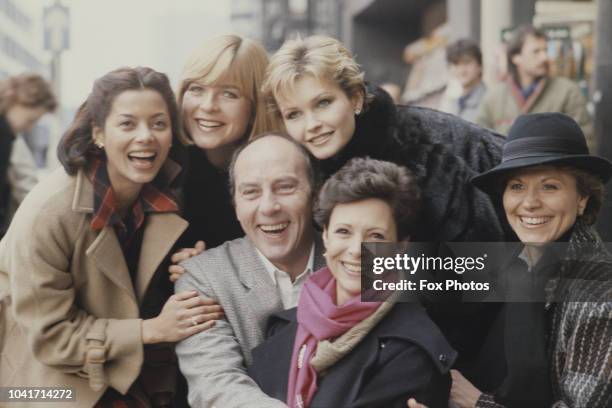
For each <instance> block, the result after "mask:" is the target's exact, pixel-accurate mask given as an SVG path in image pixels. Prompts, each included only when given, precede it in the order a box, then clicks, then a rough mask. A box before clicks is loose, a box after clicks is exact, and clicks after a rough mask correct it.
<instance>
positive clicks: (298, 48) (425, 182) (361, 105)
mask: <svg viewBox="0 0 612 408" xmlns="http://www.w3.org/2000/svg"><path fill="white" fill-rule="evenodd" d="M263 92H264V95H265V97H266V99H267V101H268V102H269V104H270V106H271V108H272V109H273V110H274V111H276V112H277V116H278V117H279V118H281V119H282V121H283V122H284V125H285V128H286V130H287V132H288V133H289V135H291V136H292V137H293V138H294V139H296V140H297V141H299V142H300V143H302V144H303V145H304V146H305V147H306V148H307V149H308V150H309V151H310V152H311V153H312V154H313V155H314V156H315V157H316V158H317V159H319V160H320V164H321V167H322V170H323V173H324V176H325V178H327V177H329V176H330V175H332V174H334V173H335V172H336V171H337V170H338V169H340V168H341V167H342V166H343V165H344V164H345V163H346V162H347V161H348V160H350V159H351V158H353V157H365V156H370V157H371V158H374V159H378V160H385V161H390V162H393V163H395V164H399V165H402V166H406V167H407V168H409V169H410V170H411V171H412V172H413V173H414V174H415V175H416V177H417V181H418V183H419V187H421V189H422V191H423V199H424V204H425V205H424V208H425V212H424V214H423V215H424V216H423V217H422V218H421V219H422V220H424V222H425V223H424V224H423V225H420V228H419V229H418V230H417V233H416V235H415V236H414V237H413V238H414V239H416V240H421V241H425V240H434V239H436V240H445V241H497V240H501V239H502V238H503V232H502V229H501V227H500V224H499V222H498V221H497V216H496V213H495V211H494V208H493V205H492V204H491V201H490V199H489V198H488V197H486V196H485V195H484V194H482V193H481V192H480V191H478V190H476V189H475V188H474V187H472V186H471V185H470V184H469V179H470V177H471V176H473V175H475V174H476V173H477V172H481V171H485V170H486V169H488V168H490V167H492V166H493V165H495V164H496V163H497V162H498V161H499V158H500V154H501V142H502V138H501V136H499V135H496V134H493V133H491V132H489V131H487V130H485V129H483V128H480V127H478V126H475V125H472V124H470V123H467V122H465V121H463V120H461V119H459V118H456V117H454V116H452V115H448V114H445V113H441V112H437V111H434V110H431V109H425V108H417V107H408V106H401V105H400V106H396V105H395V104H394V103H393V101H392V100H391V98H390V97H389V95H388V94H387V93H386V92H384V91H382V90H381V89H380V88H378V87H375V86H370V85H368V84H366V82H365V81H364V73H363V72H362V71H361V69H360V67H359V65H358V64H357V62H356V61H355V60H354V59H353V56H352V55H351V53H350V51H349V50H348V49H347V48H346V47H345V46H344V45H343V44H342V43H341V42H340V41H338V40H336V39H334V38H330V37H324V36H312V37H307V38H305V39H296V40H291V41H287V42H286V43H285V44H283V46H282V47H281V48H280V49H279V50H278V51H277V52H276V53H275V54H274V55H273V56H272V58H271V60H270V65H269V66H268V69H267V72H266V80H265V82H264V88H263Z"/></svg>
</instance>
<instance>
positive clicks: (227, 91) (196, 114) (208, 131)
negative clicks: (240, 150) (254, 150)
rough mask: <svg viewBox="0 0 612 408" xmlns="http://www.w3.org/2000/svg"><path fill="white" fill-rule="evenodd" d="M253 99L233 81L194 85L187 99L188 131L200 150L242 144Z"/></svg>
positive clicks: (187, 93) (227, 79)
mask: <svg viewBox="0 0 612 408" xmlns="http://www.w3.org/2000/svg"><path fill="white" fill-rule="evenodd" d="M251 105H252V104H251V102H250V101H249V99H248V98H247V97H246V96H245V95H244V94H243V93H242V92H241V90H240V88H239V87H238V86H237V85H235V83H234V81H231V80H230V79H229V78H221V79H220V80H219V81H217V83H214V84H206V83H205V82H203V81H194V82H192V83H191V84H190V85H189V86H188V88H187V90H186V91H185V95H184V96H183V104H182V106H181V109H182V117H183V121H184V124H185V129H186V130H187V131H188V133H189V135H191V138H192V139H193V142H194V143H195V145H196V146H198V147H199V148H200V149H203V150H213V149H218V148H221V147H225V146H228V145H231V144H233V143H236V142H238V141H239V140H241V139H242V138H243V137H244V136H245V135H246V133H247V131H248V128H249V122H250V120H251V115H252V106H251Z"/></svg>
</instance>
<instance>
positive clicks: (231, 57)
mask: <svg viewBox="0 0 612 408" xmlns="http://www.w3.org/2000/svg"><path fill="white" fill-rule="evenodd" d="M267 65H268V54H267V53H266V50H265V49H264V48H263V47H262V45H261V44H259V43H258V42H257V41H254V40H251V39H248V38H245V37H241V36H239V35H234V34H228V35H221V36H218V37H214V38H212V39H210V40H208V41H206V42H205V43H204V44H202V45H201V46H200V47H199V48H198V49H196V50H195V51H194V52H193V54H191V56H190V57H189V59H188V60H187V63H186V64H185V67H184V68H183V73H182V75H181V81H180V83H179V90H178V105H179V108H180V107H181V106H182V104H183V97H184V95H185V92H186V91H187V88H189V85H190V84H191V83H193V82H195V81H200V82H204V83H205V84H214V83H216V82H217V81H219V80H222V79H229V80H231V81H232V82H233V83H234V84H235V85H236V86H237V87H238V88H239V89H240V91H241V92H242V94H243V95H245V96H246V97H247V99H248V100H249V101H250V102H251V106H252V108H253V109H252V115H253V116H252V118H251V121H250V129H249V131H248V137H249V138H251V137H252V136H254V135H257V134H259V133H263V132H269V131H272V130H277V129H278V128H279V125H278V121H277V119H276V118H275V117H274V115H272V114H268V113H267V111H266V106H265V101H264V99H263V97H262V94H261V92H260V89H261V84H262V82H263V78H264V74H265V70H266V67H267ZM181 130H182V131H181V135H180V137H179V138H180V139H181V141H182V142H183V143H184V144H193V141H192V140H191V136H190V135H189V132H188V131H187V129H186V128H185V126H184V125H182V126H181Z"/></svg>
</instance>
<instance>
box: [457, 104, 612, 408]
mask: <svg viewBox="0 0 612 408" xmlns="http://www.w3.org/2000/svg"><path fill="white" fill-rule="evenodd" d="M611 174H612V163H610V162H609V161H608V160H606V159H603V158H600V157H596V156H592V155H590V154H589V150H588V148H587V145H586V142H585V138H584V134H583V133H582V130H581V129H580V127H579V126H578V125H577V124H576V122H574V120H573V119H571V118H570V117H569V116H566V115H564V114H561V113H537V114H529V115H524V116H521V117H519V118H518V119H517V120H516V122H515V124H514V125H513V127H512V128H511V129H510V132H509V135H508V139H507V141H506V143H505V145H504V149H503V157H502V162H501V164H499V165H498V166H496V167H494V168H493V169H491V170H489V171H487V172H485V173H482V174H480V175H479V176H476V177H475V178H473V179H472V183H473V184H474V185H476V186H477V187H478V188H480V189H481V190H483V191H485V192H487V193H488V194H490V195H491V196H492V197H493V199H497V200H501V201H502V203H503V207H504V210H505V213H506V218H507V221H508V223H509V225H510V227H511V228H512V230H513V231H514V233H515V234H516V236H517V237H518V239H519V240H520V241H521V243H522V245H521V246H520V247H521V248H520V251H518V252H519V253H516V254H515V255H516V256H515V257H513V260H512V261H511V262H510V263H509V264H508V268H509V269H510V270H506V269H504V271H503V272H502V274H501V277H502V278H504V279H505V280H506V282H511V286H512V285H514V288H515V289H516V288H518V289H519V290H520V294H521V295H523V302H521V303H519V302H516V300H517V299H516V298H515V297H513V295H512V293H511V292H507V295H506V296H507V297H506V299H507V300H508V303H504V304H503V305H502V307H501V309H500V312H499V315H498V316H497V319H496V322H495V323H494V325H493V326H492V329H491V332H490V333H489V336H488V338H487V339H486V341H485V345H484V347H483V348H482V350H481V351H482V355H481V359H480V366H479V369H476V370H475V371H474V372H472V373H465V374H466V377H468V378H469V379H470V380H468V379H466V377H464V376H463V375H462V374H461V373H460V372H459V371H456V370H453V371H452V376H453V386H452V390H451V399H452V400H453V401H454V402H455V403H456V404H457V405H458V406H459V407H461V408H463V407H521V408H528V407H553V406H554V407H588V408H596V407H602V408H604V407H608V408H609V407H611V406H612V256H611V255H610V254H609V253H608V252H607V250H606V249H605V248H604V245H603V243H602V241H601V239H600V237H599V235H598V234H597V233H596V232H595V230H594V229H593V227H592V225H593V223H594V222H595V220H596V217H597V212H598V211H599V209H600V207H601V203H602V196H603V183H605V182H606V181H608V179H609V178H610V175H611ZM553 242H556V244H552V245H551V243H553ZM525 283H528V285H525ZM526 296H528V297H529V299H526ZM513 300H514V302H512V301H513ZM470 381H471V382H470Z"/></svg>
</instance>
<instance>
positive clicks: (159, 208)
mask: <svg viewBox="0 0 612 408" xmlns="http://www.w3.org/2000/svg"><path fill="white" fill-rule="evenodd" d="M88 175H89V179H90V180H91V182H92V184H93V187H94V214H93V218H92V219H91V223H90V226H91V228H92V229H93V230H94V231H99V230H101V229H102V228H104V227H105V226H107V225H108V226H111V227H113V228H114V230H115V233H116V234H117V238H118V239H119V243H120V244H121V247H122V248H123V249H124V252H125V250H126V248H128V247H129V246H130V244H131V242H132V239H133V238H134V236H135V235H136V232H137V231H138V230H139V229H140V228H141V227H142V225H143V224H144V219H145V213H153V212H175V211H178V205H177V203H176V200H175V198H174V197H173V196H172V194H171V193H170V191H169V189H168V188H167V186H163V187H162V186H161V185H160V186H158V185H157V184H158V183H157V182H156V181H157V179H156V180H154V181H153V182H152V183H146V184H145V185H143V187H142V190H141V191H140V194H139V196H138V198H137V199H136V201H135V202H134V204H133V205H132V208H131V209H130V211H129V212H128V213H127V216H126V218H125V219H122V218H121V215H120V214H119V212H118V209H117V201H116V199H115V194H114V192H113V189H112V186H111V183H110V179H109V177H108V171H107V169H106V161H105V160H96V161H95V162H94V163H93V165H92V167H91V168H90V171H89V173H88Z"/></svg>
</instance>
